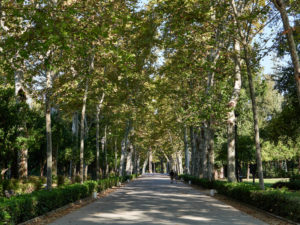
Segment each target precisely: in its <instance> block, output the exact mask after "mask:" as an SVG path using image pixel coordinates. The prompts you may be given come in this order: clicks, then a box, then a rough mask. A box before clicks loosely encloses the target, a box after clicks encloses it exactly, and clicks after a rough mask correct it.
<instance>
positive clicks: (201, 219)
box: [180, 216, 212, 221]
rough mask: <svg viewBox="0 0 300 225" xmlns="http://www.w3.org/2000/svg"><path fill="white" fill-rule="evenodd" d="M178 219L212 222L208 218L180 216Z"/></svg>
mask: <svg viewBox="0 0 300 225" xmlns="http://www.w3.org/2000/svg"><path fill="white" fill-rule="evenodd" d="M180 219H187V220H195V221H212V219H210V218H205V217H200V216H181V217H180Z"/></svg>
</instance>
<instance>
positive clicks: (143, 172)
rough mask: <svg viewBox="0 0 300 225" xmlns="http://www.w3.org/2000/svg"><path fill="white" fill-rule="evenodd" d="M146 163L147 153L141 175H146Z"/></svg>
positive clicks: (147, 159)
mask: <svg viewBox="0 0 300 225" xmlns="http://www.w3.org/2000/svg"><path fill="white" fill-rule="evenodd" d="M148 161H149V152H148V153H147V156H146V158H145V161H144V163H143V168H142V174H145V173H146V167H147V164H148Z"/></svg>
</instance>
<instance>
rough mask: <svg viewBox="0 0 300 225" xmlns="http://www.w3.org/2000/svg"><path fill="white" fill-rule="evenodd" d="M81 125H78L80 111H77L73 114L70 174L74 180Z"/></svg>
mask: <svg viewBox="0 0 300 225" xmlns="http://www.w3.org/2000/svg"><path fill="white" fill-rule="evenodd" d="M78 131H79V126H78V112H75V113H74V114H73V119H72V142H73V146H72V153H73V154H72V156H71V160H70V171H71V172H70V176H71V178H72V181H74V179H75V175H76V155H77V150H78V134H79V132H78Z"/></svg>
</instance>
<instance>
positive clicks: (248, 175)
mask: <svg viewBox="0 0 300 225" xmlns="http://www.w3.org/2000/svg"><path fill="white" fill-rule="evenodd" d="M249 179H250V167H249V163H247V180H249Z"/></svg>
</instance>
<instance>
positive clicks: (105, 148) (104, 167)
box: [102, 126, 108, 177]
mask: <svg viewBox="0 0 300 225" xmlns="http://www.w3.org/2000/svg"><path fill="white" fill-rule="evenodd" d="M106 131H107V126H105V128H104V136H103V138H102V153H103V155H104V166H103V172H104V176H105V177H106V176H107V175H108V162H107V135H106Z"/></svg>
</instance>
